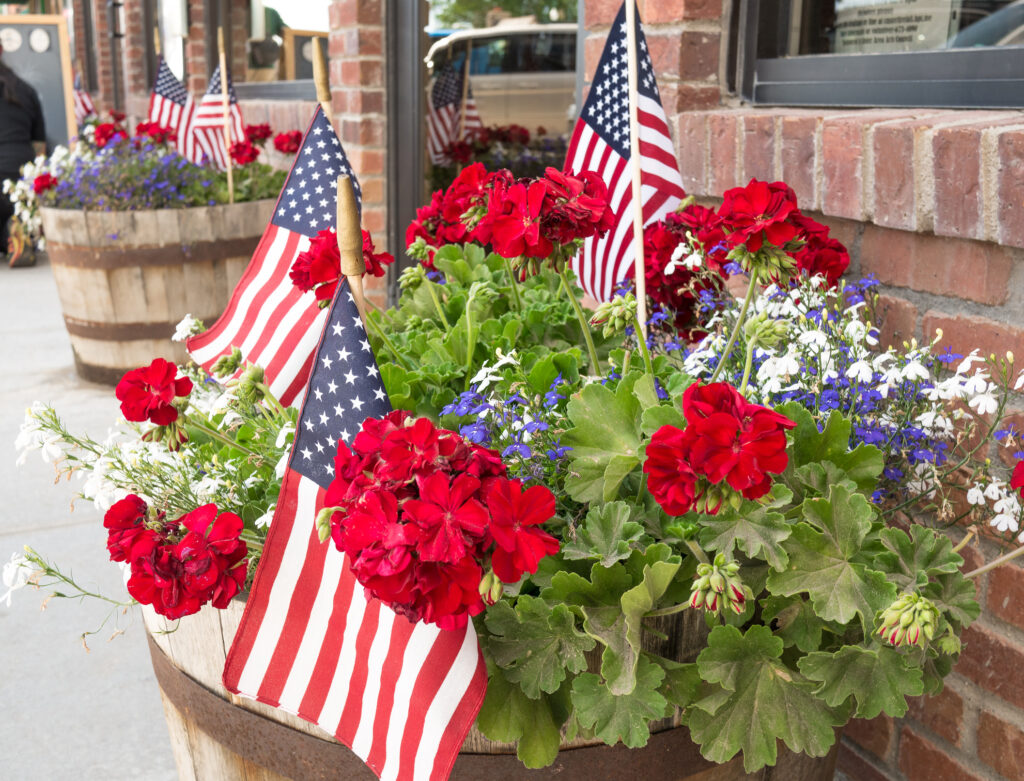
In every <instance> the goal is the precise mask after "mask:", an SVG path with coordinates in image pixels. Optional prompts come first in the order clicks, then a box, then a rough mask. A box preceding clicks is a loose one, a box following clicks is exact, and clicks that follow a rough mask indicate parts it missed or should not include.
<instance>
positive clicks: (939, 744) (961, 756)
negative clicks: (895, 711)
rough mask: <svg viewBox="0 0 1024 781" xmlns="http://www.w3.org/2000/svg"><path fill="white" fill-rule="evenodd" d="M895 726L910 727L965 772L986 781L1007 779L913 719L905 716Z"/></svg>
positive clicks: (900, 737) (898, 737) (1003, 780)
mask: <svg viewBox="0 0 1024 781" xmlns="http://www.w3.org/2000/svg"><path fill="white" fill-rule="evenodd" d="M969 712H970V713H974V714H976V713H977V711H969ZM966 713H967V711H965V714H966ZM903 722H910V723H909V724H906V725H904V723H903ZM896 724H897V726H899V727H903V726H909V727H911V729H912V730H913V731H914V732H915V733H917V734H918V735H920V736H921V737H924V738H926V739H927V740H928V742H929V743H931V744H932V745H933V746H935V747H936V748H937V749H939V751H941V752H942V753H943V754H945V755H946V756H947V757H949V758H951V759H954V760H956V761H957V762H958V763H959V764H960V765H962V766H963V767H965V768H966V769H967V770H969V771H970V772H971V773H973V774H975V775H976V776H979V777H980V778H983V779H986V780H987V781H1007V779H1006V778H1005V777H1004V776H1001V775H999V773H997V772H996V771H995V770H993V769H992V768H991V767H990V766H989V765H986V764H985V763H984V762H983V761H982V760H981V758H980V757H979V756H978V755H977V754H973V753H972V754H968V753H967V752H966V751H965V750H964V749H962V748H960V747H959V746H956V745H954V744H953V743H950V742H949V741H948V740H946V739H945V738H944V737H942V736H941V735H939V734H938V733H937V732H935V731H934V730H932V729H930V728H929V727H926V726H925V725H924V724H922V723H921V722H919V721H917V720H915V719H913V718H910V717H906V716H905V717H903V718H902V719H898V720H897V722H896ZM902 732H903V730H902V729H899V730H898V731H897V734H896V741H895V742H896V744H897V751H899V744H900V743H901V742H902V734H901V733H902ZM975 734H976V730H972V731H971V732H970V735H971V736H972V737H973V736H974V735H975ZM896 766H897V768H898V767H899V764H898V762H897V765H896Z"/></svg>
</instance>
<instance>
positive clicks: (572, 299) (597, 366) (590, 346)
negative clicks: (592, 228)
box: [558, 266, 601, 377]
mask: <svg viewBox="0 0 1024 781" xmlns="http://www.w3.org/2000/svg"><path fill="white" fill-rule="evenodd" d="M558 275H559V276H560V277H561V278H562V288H563V289H564V290H565V294H566V295H567V296H568V297H569V303H571V304H572V308H573V311H574V312H576V319H577V320H579V321H580V328H581V329H582V330H583V340H584V341H585V342H586V343H587V353H588V354H589V356H590V373H591V374H593V375H594V376H595V377H599V376H601V362H600V361H598V359H597V348H596V347H594V337H593V336H592V335H591V333H590V324H589V323H587V317H586V315H584V314H583V307H581V306H580V302H579V301H577V300H576V296H574V295H573V294H572V287H570V285H569V277H568V276H567V275H566V273H565V266H561V267H560V268H559V269H558Z"/></svg>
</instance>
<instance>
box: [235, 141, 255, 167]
mask: <svg viewBox="0 0 1024 781" xmlns="http://www.w3.org/2000/svg"><path fill="white" fill-rule="evenodd" d="M259 156H260V150H259V148H257V147H256V146H255V145H254V144H253V143H252V142H251V141H236V142H235V143H233V144H232V145H231V159H232V160H234V161H235V164H236V165H249V163H252V162H255V161H256V158H257V157H259Z"/></svg>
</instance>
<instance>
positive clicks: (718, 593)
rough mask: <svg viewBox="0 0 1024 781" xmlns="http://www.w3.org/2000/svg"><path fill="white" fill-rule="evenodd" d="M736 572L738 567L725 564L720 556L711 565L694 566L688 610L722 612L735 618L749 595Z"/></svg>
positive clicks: (749, 592) (732, 562)
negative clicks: (695, 573)
mask: <svg viewBox="0 0 1024 781" xmlns="http://www.w3.org/2000/svg"><path fill="white" fill-rule="evenodd" d="M739 571H740V565H739V564H738V563H737V562H735V561H727V560H726V558H725V554H722V553H719V554H718V555H717V556H715V561H714V563H713V564H699V565H697V577H696V578H695V579H694V581H693V585H692V586H691V587H690V602H689V604H690V607H692V608H694V609H696V610H699V609H700V608H701V607H703V608H704V609H705V610H707V611H708V612H709V613H712V614H715V615H717V614H718V611H719V610H720V609H722V608H726V609H729V610H732V611H733V612H734V613H736V614H737V615H739V614H740V613H742V612H743V611H744V610H745V609H746V602H747V600H748V599H752V598H753V593H752V592H751V590H750V587H749V586H746V585H744V583H743V581H742V580H741V579H740V578H739Z"/></svg>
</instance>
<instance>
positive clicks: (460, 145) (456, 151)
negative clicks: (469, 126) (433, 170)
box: [443, 141, 476, 165]
mask: <svg viewBox="0 0 1024 781" xmlns="http://www.w3.org/2000/svg"><path fill="white" fill-rule="evenodd" d="M474 152H476V147H474V145H473V144H470V143H469V142H467V141H452V142H451V143H450V144H448V146H446V147H445V148H444V152H443V154H444V156H445V157H447V158H448V159H449V160H450V161H451V162H453V163H458V164H459V165H465V164H466V163H468V162H469V161H470V160H472V159H473V153H474Z"/></svg>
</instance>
